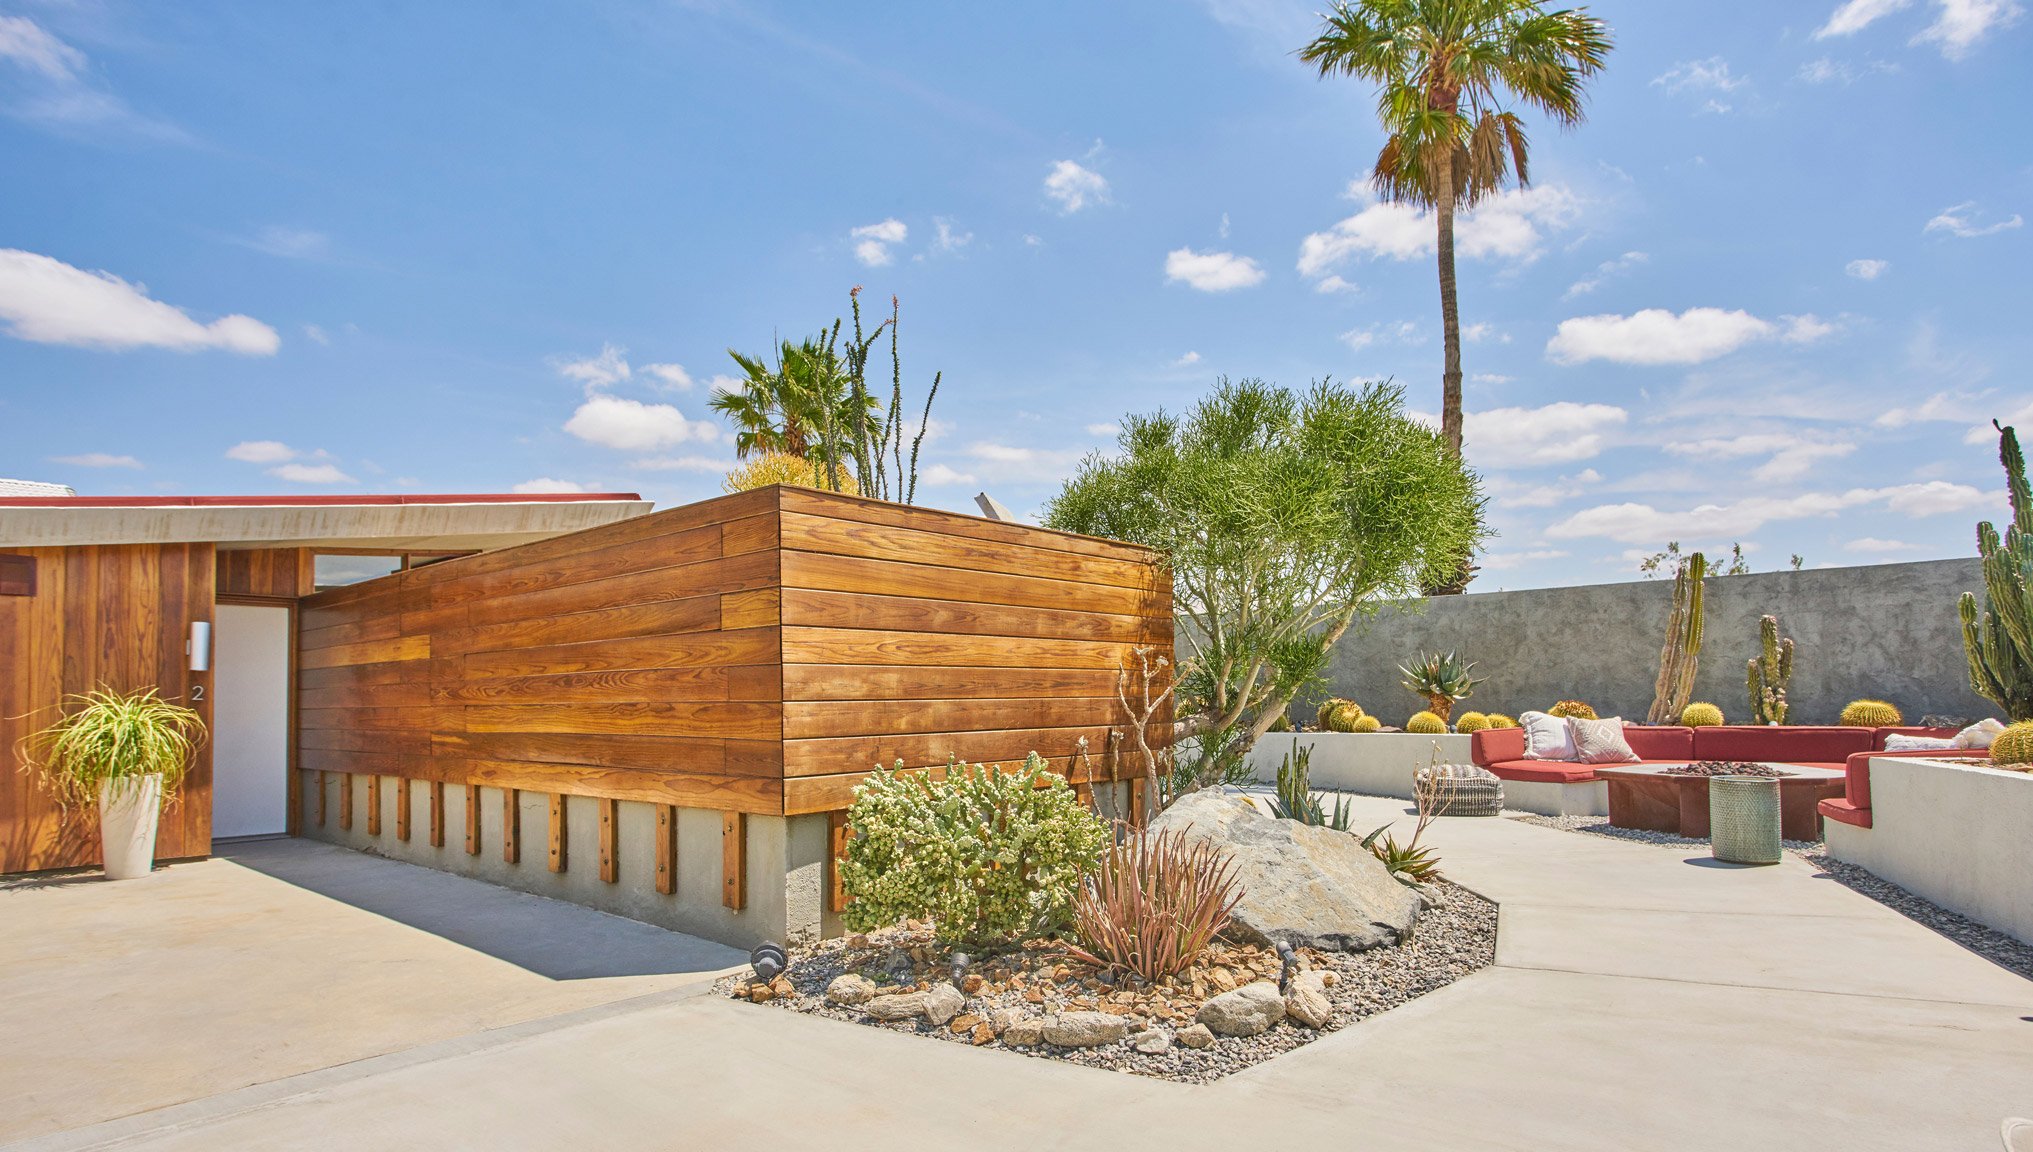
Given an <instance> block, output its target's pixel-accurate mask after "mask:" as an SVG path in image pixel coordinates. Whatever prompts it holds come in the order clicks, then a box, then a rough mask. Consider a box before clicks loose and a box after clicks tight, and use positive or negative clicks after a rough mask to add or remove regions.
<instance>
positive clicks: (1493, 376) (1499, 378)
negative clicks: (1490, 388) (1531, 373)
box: [1469, 372, 1517, 384]
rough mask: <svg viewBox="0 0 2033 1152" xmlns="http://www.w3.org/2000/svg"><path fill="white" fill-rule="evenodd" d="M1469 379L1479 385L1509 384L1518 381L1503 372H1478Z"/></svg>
mask: <svg viewBox="0 0 2033 1152" xmlns="http://www.w3.org/2000/svg"><path fill="white" fill-rule="evenodd" d="M1469 379H1470V380H1473V381H1475V382H1476V383H1477V384H1509V383H1510V382H1511V381H1513V380H1516V379H1517V377H1515V376H1506V375H1504V374H1503V373H1501V372H1477V373H1475V374H1474V375H1472V376H1470V377H1469Z"/></svg>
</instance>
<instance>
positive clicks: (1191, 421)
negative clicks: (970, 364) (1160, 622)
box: [1045, 378, 1485, 748]
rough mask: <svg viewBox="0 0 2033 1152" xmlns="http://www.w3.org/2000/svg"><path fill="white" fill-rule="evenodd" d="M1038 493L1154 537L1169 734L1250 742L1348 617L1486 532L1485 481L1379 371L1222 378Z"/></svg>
mask: <svg viewBox="0 0 2033 1152" xmlns="http://www.w3.org/2000/svg"><path fill="white" fill-rule="evenodd" d="M1122 424H1123V430H1122V433H1121V436H1120V438H1119V441H1118V451H1117V452H1116V453H1114V454H1105V453H1101V452H1096V453H1094V454H1092V455H1090V456H1089V457H1088V458H1087V459H1086V460H1084V461H1083V462H1082V463H1081V465H1080V468H1079V471H1078V472H1077V473H1076V474H1075V475H1074V477H1073V478H1072V479H1071V480H1069V481H1067V482H1066V486H1065V488H1064V489H1063V490H1062V491H1061V492H1060V493H1059V495H1058V496H1056V497H1054V498H1053V500H1052V501H1051V503H1050V504H1049V505H1048V506H1047V507H1046V509H1045V523H1046V524H1047V525H1049V526H1050V527H1053V528H1060V529H1064V530H1067V531H1072V532H1083V533H1087V534H1089V535H1095V536H1109V537H1113V538H1115V539H1118V540H1128V541H1131V542H1134V543H1138V544H1144V545H1147V546H1149V547H1151V548H1153V549H1155V550H1157V552H1158V553H1159V554H1160V555H1161V556H1162V557H1163V558H1164V560H1165V562H1166V563H1167V564H1169V566H1170V568H1171V572H1172V582H1173V594H1172V603H1173V610H1174V612H1175V614H1176V616H1177V618H1178V631H1177V647H1178V649H1179V670H1178V685H1179V696H1178V721H1177V723H1176V726H1175V735H1176V736H1177V737H1182V738H1183V737H1196V736H1198V737H1210V736H1218V737H1221V738H1222V739H1223V741H1224V742H1225V741H1226V740H1227V739H1229V738H1231V737H1233V738H1235V740H1234V742H1235V744H1236V745H1237V746H1238V747H1243V748H1246V747H1247V746H1248V745H1249V744H1251V743H1254V742H1255V740H1256V739H1257V738H1258V737H1260V736H1262V735H1263V733H1264V732H1265V731H1267V730H1269V728H1270V727H1271V725H1272V724H1274V723H1275V722H1276V721H1277V718H1278V717H1279V716H1281V715H1283V714H1284V712H1285V709H1286V708H1287V707H1288V706H1289V705H1290V704H1291V701H1292V697H1293V695H1294V694H1295V693H1297V692H1298V691H1299V690H1300V689H1301V688H1303V687H1304V686H1306V685H1307V684H1309V683H1311V682H1313V681H1315V680H1316V679H1318V678H1319V676H1320V673H1321V670H1322V669H1323V668H1324V667H1325V666H1326V662H1327V656H1328V653H1329V652H1330V651H1331V650H1332V649H1333V647H1334V644H1335V642H1336V641H1338V640H1340V639H1341V637H1342V636H1343V634H1345V633H1346V632H1347V631H1348V629H1349V626H1350V625H1351V624H1353V623H1354V622H1355V621H1356V619H1357V618H1358V617H1361V616H1363V615H1366V614H1369V613H1374V612H1375V611H1376V610H1377V609H1378V608H1379V607H1380V606H1381V605H1382V604H1383V603H1384V602H1385V601H1390V600H1400V599H1405V598H1410V597H1414V596H1416V595H1417V594H1418V591H1419V589H1420V588H1421V587H1422V586H1423V584H1424V583H1425V582H1426V581H1427V580H1429V579H1431V578H1433V577H1434V576H1436V575H1440V574H1444V573H1449V572H1452V571H1453V570H1454V567H1455V566H1456V565H1458V564H1459V562H1460V558H1461V557H1462V556H1465V555H1467V554H1468V553H1469V552H1470V550H1472V549H1473V548H1474V547H1475V545H1476V544H1477V543H1478V542H1479V541H1480V540H1481V539H1482V538H1483V536H1484V535H1485V533H1484V529H1483V524H1482V513H1483V504H1484V499H1483V496H1482V492H1481V482H1480V480H1479V479H1478V478H1477V477H1476V475H1475V473H1473V472H1471V471H1470V470H1469V469H1468V468H1467V467H1466V466H1465V465H1463V464H1462V462H1461V458H1460V457H1459V456H1458V455H1456V454H1455V453H1452V452H1449V451H1448V450H1447V446H1446V443H1445V442H1444V441H1443V440H1442V439H1441V438H1440V436H1439V434H1438V433H1436V432H1435V431H1434V430H1433V429H1432V428H1430V427H1428V426H1426V425H1425V424H1422V423H1420V422H1419V421H1417V420H1414V419H1412V418H1411V417H1410V416H1408V415H1406V413H1405V408H1404V396H1403V393H1402V391H1401V390H1400V389H1399V388H1397V387H1395V386H1392V385H1388V384H1371V385H1366V386H1362V387H1354V388H1351V387H1348V386H1345V385H1341V384H1336V383H1333V382H1331V381H1326V382H1320V383H1316V384H1314V385H1313V386H1312V387H1311V388H1309V389H1308V390H1306V391H1305V392H1303V393H1295V392H1293V391H1291V390H1289V389H1286V388H1281V387H1278V386H1276V385H1272V384H1267V383H1265V382H1263V381H1261V380H1241V381H1237V382H1235V383H1230V382H1229V381H1228V380H1227V379H1225V378H1224V379H1223V380H1222V381H1221V383H1220V384H1219V385H1218V386H1217V387H1216V388H1215V390H1214V392H1213V393H1212V394H1211V395H1209V396H1207V397H1206V398H1204V399H1202V400H1201V401H1200V402H1199V403H1198V404H1195V405H1194V406H1193V407H1192V408H1191V409H1190V410H1189V411H1187V412H1186V413H1184V414H1183V415H1174V414H1172V413H1169V412H1165V411H1162V410H1160V411H1158V412H1156V413H1153V414H1151V415H1148V416H1134V415H1133V416H1128V417H1126V418H1124V420H1123V422H1122Z"/></svg>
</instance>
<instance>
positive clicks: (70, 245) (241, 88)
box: [0, 0, 2033, 588]
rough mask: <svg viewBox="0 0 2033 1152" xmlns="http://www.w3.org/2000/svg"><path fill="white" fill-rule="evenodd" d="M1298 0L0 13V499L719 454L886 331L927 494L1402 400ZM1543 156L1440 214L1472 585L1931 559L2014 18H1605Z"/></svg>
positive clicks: (387, 484) (97, 5)
mask: <svg viewBox="0 0 2033 1152" xmlns="http://www.w3.org/2000/svg"><path fill="white" fill-rule="evenodd" d="M1314 7H1315V5H1313V4H1309V3H1306V2H1303V0H1302V2H1300V3H1295V4H1286V3H1272V2H1269V0H1208V2H1205V3H1197V4H1196V3H1187V2H1179V3H1156V2H1142V3H1139V2H1126V3H1111V4H1103V5H1096V4H1074V3H1067V4H1059V3H1029V4H1024V5H1016V6H1003V7H1001V8H998V9H995V10H994V11H993V13H992V14H991V13H990V12H989V11H988V10H986V9H983V8H981V7H980V6H977V5H966V6H960V5H937V6H935V5H925V4H895V5H879V6H874V7H872V8H871V7H870V6H840V5H804V6H794V5H788V4H744V3H733V2H728V3H711V2H706V3H696V4H649V3H639V4H620V3H612V4H603V3H588V4H579V5H564V4H529V5H515V6H509V7H506V8H504V7H503V6H501V5H498V4H477V3H475V4H462V3H452V2H439V3H433V4H430V5H413V6H401V5H396V6H372V7H368V6H350V5H325V6H308V5H272V4H251V3H248V4H238V5H227V4H211V3H201V2H191V3H184V4H178V5H141V4H127V3H120V2H116V0H100V2H94V0H78V2H75V3H61V2H55V0H0V172H4V173H5V178H4V179H0V475H12V476H19V477H25V478H31V479H44V480H56V481H61V482H65V483H69V484H72V485H74V486H75V487H77V489H78V490H79V491H80V492H85V493H94V494H112V493H153V492H180V493H181V492H198V493H225V492H269V491H288V492H358V491H404V490H415V491H475V490H506V489H510V488H513V487H516V486H518V485H534V486H536V487H539V488H545V487H548V488H553V489H555V488H563V487H567V486H579V487H583V488H586V489H592V490H626V491H639V492H641V493H643V494H644V495H646V496H649V497H651V498H653V499H655V500H657V501H658V502H659V503H662V504H671V503H682V502H685V501H688V500H692V499H697V498H700V497H703V496H707V495H711V494H714V493H715V492H717V491H718V485H719V480H720V475H721V473H722V472H723V471H724V469H725V468H726V467H727V466H728V464H730V463H731V461H732V447H731V444H730V443H729V441H728V439H727V437H726V435H725V431H724V429H722V428H720V427H719V426H718V425H717V424H716V423H715V422H714V421H713V420H712V419H711V418H710V414H709V412H708V410H707V408H706V403H707V400H708V398H709V397H710V395H711V390H712V388H713V380H714V377H716V376H720V375H723V374H725V373H727V372H728V371H730V370H731V368H732V365H731V363H730V361H729V360H728V358H727V354H726V349H727V348H728V347H730V346H733V347H738V348H742V349H746V350H750V351H762V350H764V349H766V348H767V347H768V346H769V344H770V341H771V339H772V336H773V335H774V334H777V333H783V334H785V335H798V334H803V333H805V332H807V331H810V330H815V329H817V328H818V327H819V326H820V325H822V324H824V323H827V322H829V321H830V320H831V319H832V318H833V317H834V316H836V315H838V314H840V313H841V311H842V310H843V309H844V307H845V304H846V298H847V290H848V289H849V288H850V287H852V286H854V285H856V284H859V285H863V286H864V292H865V297H866V298H867V299H870V300H871V301H875V302H881V301H885V300H886V299H887V298H888V297H889V296H890V295H891V294H895V295H898V296H900V297H901V298H902V301H903V316H904V327H903V349H904V372H905V380H906V385H907V387H908V388H909V389H911V390H912V391H913V392H914V393H916V394H918V395H922V390H923V388H924V387H925V386H926V384H928V383H929V381H930V378H931V375H932V373H933V371H934V370H935V369H936V370H943V371H944V373H945V384H944V386H943V388H942V391H941V394H940V403H939V407H938V409H937V416H938V418H939V427H938V429H937V434H936V436H935V437H934V439H933V441H932V442H931V444H930V445H929V446H928V449H927V458H928V462H929V468H928V470H927V479H928V481H929V483H928V484H927V486H926V488H924V489H923V490H922V491H921V498H924V501H925V502H927V503H932V504H937V505H942V506H946V507H954V508H971V498H972V496H973V494H974V493H975V492H976V491H978V490H981V489H984V488H985V489H987V490H988V491H989V492H991V493H992V494H994V495H996V496H997V497H998V498H1000V499H1001V500H1002V501H1003V502H1004V503H1006V504H1008V505H1010V506H1011V507H1013V508H1017V509H1019V510H1022V511H1032V512H1034V511H1035V510H1036V509H1037V508H1039V507H1040V506H1041V505H1042V504H1043V502H1044V501H1045V500H1046V499H1047V498H1048V497H1049V496H1050V495H1051V494H1052V493H1053V492H1054V491H1056V489H1057V485H1058V482H1059V481H1060V480H1061V479H1062V478H1063V477H1064V476H1065V475H1066V474H1067V473H1068V471H1069V470H1070V468H1071V467H1072V464H1073V462H1074V461H1075V460H1077V459H1078V457H1079V456H1080V455H1081V454H1083V453H1084V452H1086V451H1088V450H1090V449H1092V448H1094V447H1096V446H1098V445H1103V444H1106V443H1108V442H1109V440H1110V437H1111V424H1112V422H1113V421H1114V420H1115V419H1116V418H1118V417H1119V416H1120V414H1121V413H1123V412H1125V411H1147V410H1150V409H1152V408H1155V407H1158V406H1160V405H1164V406H1170V407H1174V408H1176V407H1179V406H1183V405H1185V404H1188V403H1190V402H1191V401H1192V400H1193V399H1194V398H1196V397H1197V396H1199V395H1201V394H1202V393H1203V392H1204V391H1205V390H1206V389H1207V388H1208V386H1209V385H1210V384H1211V383H1212V382H1213V380H1214V379H1215V378H1216V377H1218V376H1220V375H1223V374H1226V375H1230V376H1236V377H1241V376H1262V377H1265V378H1268V379H1273V380H1277V381H1280V382H1283V383H1287V384H1292V385H1303V384H1304V383H1306V382H1307V381H1308V380H1309V379H1312V378H1316V377H1320V376H1325V375H1332V376H1334V377H1336V378H1341V379H1369V378H1382V377H1385V376H1391V377H1395V378H1396V379H1397V380H1398V381H1399V382H1400V383H1401V384H1403V385H1404V386H1405V387H1406V389H1407V392H1408V398H1409V401H1410V404H1411V406H1412V407H1413V408H1415V409H1418V410H1423V411H1427V412H1431V411H1434V410H1436V409H1437V405H1438V392H1439V384H1438V378H1439V359H1440V351H1439V339H1438V317H1439V309H1438V301H1437V290H1436V288H1435V286H1434V272H1433V268H1432V263H1431V258H1430V254H1429V252H1430V244H1431V236H1430V233H1431V228H1430V224H1429V222H1427V221H1424V220H1421V219H1418V218H1416V217H1415V216H1414V215H1413V214H1411V213H1408V212H1406V211H1404V210H1402V209H1398V208H1395V207H1392V206H1388V205H1377V204H1374V203H1372V202H1371V201H1370V200H1369V199H1368V198H1367V197H1366V196H1365V195H1364V194H1363V192H1362V189H1361V184H1360V177H1361V176H1362V174H1363V173H1364V172H1366V171H1367V169H1368V166H1369V163H1370V161H1371V159H1372V158H1373V157H1374V155H1375V152H1376V149H1377V146H1378V143H1379V134H1378V131H1377V129H1376V127H1375V124H1374V119H1373V112H1372V98H1371V93H1370V92H1369V91H1368V90H1367V89H1366V88H1364V87H1363V86H1362V85H1360V84H1359V83H1356V82H1353V81H1347V80H1333V81H1322V80H1319V79H1317V78H1316V77H1314V76H1313V75H1312V74H1311V73H1310V72H1308V70H1306V69H1305V68H1303V67H1302V66H1300V65H1299V64H1298V63H1297V62H1296V61H1294V60H1293V59H1292V56H1291V53H1292V50H1293V49H1295V48H1297V47H1298V46H1299V45H1301V44H1302V43H1304V42H1305V40H1306V39H1307V38H1308V34H1309V32H1310V30H1311V29H1312V27H1313V25H1314V19H1313V17H1312V16H1311V15H1310V12H1311V10H1312V9H1313V8H1314ZM1592 10H1593V11H1594V12H1596V13H1597V14H1598V15H1600V16H1602V17H1603V18H1604V19H1605V20H1607V21H1608V22H1609V24H1610V25H1611V27H1612V29H1613V30H1614V33H1615V37H1616V41H1617V48H1616V51H1615V53H1614V54H1613V55H1612V57H1611V59H1610V62H1609V67H1608V70H1607V71H1606V72H1605V73H1604V74H1603V75H1602V76H1601V77H1600V78H1599V79H1598V80H1597V82H1596V83H1595V85H1594V88H1593V97H1592V102H1591V106H1590V119H1589V122H1588V123H1587V124H1586V125H1584V126H1583V127H1582V128H1581V129H1580V130H1578V131H1576V132H1572V133H1562V132H1557V131H1554V130H1552V129H1551V128H1548V127H1546V126H1544V125H1538V126H1537V129H1538V130H1537V131H1536V132H1535V133H1534V139H1535V151H1534V162H1533V166H1534V183H1533V187H1532V188H1531V189H1530V190H1529V191H1527V192H1525V193H1522V194H1514V195H1510V196H1507V197H1505V198H1504V199H1503V200H1501V201H1498V202H1495V203H1493V204H1490V205H1488V206H1486V207H1485V208H1483V209H1482V210H1481V211H1480V212H1479V213H1478V214H1477V217H1476V218H1475V219H1472V220H1469V221H1467V222H1465V223H1464V225H1463V232H1462V244H1463V250H1464V259H1463V260H1462V262H1461V305H1462V314H1463V321H1464V324H1465V325H1467V326H1468V331H1469V333H1470V340H1469V342H1468V343H1467V344H1466V346H1465V356H1464V358H1465V364H1466V370H1467V372H1468V374H1469V383H1468V391H1467V395H1468V405H1467V407H1468V409H1469V412H1470V416H1469V431H1468V453H1469V456H1470V458H1471V461H1472V462H1473V463H1474V464H1475V465H1476V466H1477V467H1479V468H1480V469H1482V470H1483V471H1484V473H1485V474H1486V476H1487V477H1488V479H1489V483H1490V487H1491V491H1492V494H1493V496H1494V497H1495V500H1494V504H1493V509H1492V523H1493V526H1494V527H1495V528H1496V529H1497V531H1498V532H1499V533H1500V535H1499V537H1498V538H1497V539H1495V540H1493V541H1492V543H1491V555H1490V556H1489V557H1488V558H1486V560H1485V574H1484V576H1483V581H1482V583H1481V585H1480V586H1481V587H1485V588H1486V587H1493V586H1506V587H1527V586H1535V585H1546V584H1561V583H1585V582H1594V581H1601V580H1612V579H1628V578H1631V577H1633V576H1634V575H1635V563H1634V559H1633V558H1634V557H1635V556H1636V555H1638V554H1641V553H1644V552H1648V551H1651V550H1654V549H1656V548H1658V547H1660V546H1662V545H1663V544H1664V542H1665V541H1666V540H1668V539H1678V540H1680V541H1682V542H1683V543H1684V544H1686V545H1689V546H1708V547H1711V548H1713V547H1716V546H1726V545H1727V544H1728V543H1729V542H1731V541H1741V542H1742V543H1744V545H1745V546H1746V548H1747V549H1748V550H1749V552H1750V556H1751V560H1752V563H1753V566H1754V567H1756V568H1758V569H1759V570H1764V569H1769V568H1775V567H1780V566H1783V565H1784V564H1785V563H1786V561H1787V557H1788V556H1789V555H1791V554H1794V553H1799V554H1801V555H1802V556H1804V557H1805V561H1806V563H1807V564H1809V565H1825V564H1854V563H1877V562H1884V561H1890V560H1904V559H1923V558H1931V557H1941V556H1952V555H1964V554H1968V553H1970V552H1971V551H1973V531H1972V525H1973V523H1974V521H1975V520H1977V519H1979V518H1981V517H1984V516H1991V517H1997V516H2000V515H2002V510H2003V497H2002V482H2001V473H2000V471H1999V468H1998V465H1997V462H1996V454H1995V447H1994V444H1993V442H1992V441H1991V440H1990V439H1989V438H1988V437H1986V436H1982V435H1979V434H1977V433H1976V432H1975V431H1973V430H1975V429H1978V428H1980V427H1982V425H1983V424H1984V422H1985V421H1987V420H1989V419H1990V418H1992V417H1994V416H1997V417H2004V418H2006V419H2007V420H2011V419H2017V420H2018V421H2020V422H2021V424H2022V425H2033V383H2029V378H2028V376H2027V374H2026V373H2025V371H2024V369H2023V367H2022V366H2023V365H2024V364H2025V363H2027V361H2028V359H2029V354H2033V337H2029V334H2028V329H2029V325H2028V324H2027V321H2026V314H2027V312H2028V305H2029V303H2033V301H2029V296H2028V292H2027V290H2026V284H2027V277H2026V272H2025V268H2026V266H2027V261H2028V255H2029V248H2028V244H2029V238H2028V229H2027V228H2026V226H2025V219H2024V217H2025V214H2028V213H2033V155H2029V151H2033V134H2029V133H2027V132H2026V131H2025V130H2024V127H2023V123H2022V121H2021V119H2020V111H2019V110H2020V109H2022V108H2023V107H2024V106H2025V105H2026V104H2027V102H2028V98H2029V97H2033V79H2029V73H2028V72H2027V70H2026V69H2025V68H2024V67H2023V60H2024V59H2025V58H2026V55H2027V52H2028V37H2029V34H2033V21H2028V20H2026V19H2025V17H2024V13H2023V12H2022V11H2021V8H2020V5H2019V4H2018V3H2016V2H2015V0H1904V2H1902V0H1849V2H1847V3H1840V4H1839V3H1838V0H1814V2H1811V3H1810V2H1806V0H1803V2H1801V3H1797V4H1788V5H1773V4H1769V3H1757V2H1735V0H1729V2H1704V3H1699V4H1696V3H1685V2H1683V3H1676V4H1663V5H1662V4H1656V3H1655V4H1639V3H1602V4H1597V5H1594V6H1592Z"/></svg>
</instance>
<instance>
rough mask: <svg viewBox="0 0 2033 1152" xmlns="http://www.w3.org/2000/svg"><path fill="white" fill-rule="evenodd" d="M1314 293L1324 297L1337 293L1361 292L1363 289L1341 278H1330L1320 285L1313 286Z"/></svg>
mask: <svg viewBox="0 0 2033 1152" xmlns="http://www.w3.org/2000/svg"><path fill="white" fill-rule="evenodd" d="M1313 291H1315V292H1318V293H1320V294H1322V295H1332V294H1333V293H1336V292H1359V291H1361V289H1359V288H1357V287H1356V286H1355V285H1353V284H1351V283H1349V282H1348V281H1346V280H1343V279H1342V278H1341V277H1339V276H1329V277H1327V278H1326V279H1325V280H1322V281H1320V282H1319V283H1318V284H1315V285H1313Z"/></svg>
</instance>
